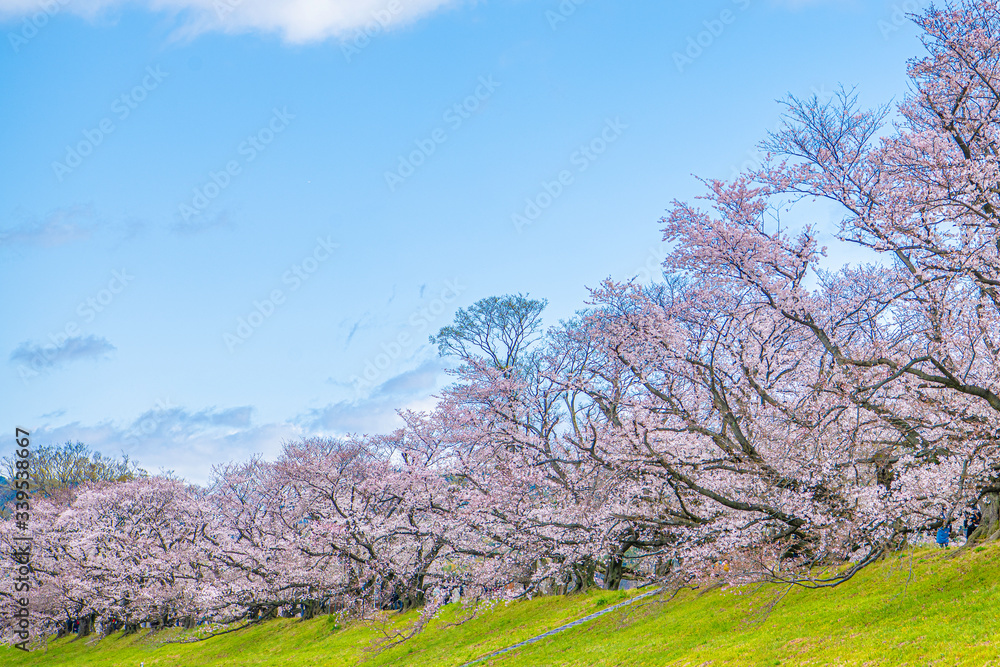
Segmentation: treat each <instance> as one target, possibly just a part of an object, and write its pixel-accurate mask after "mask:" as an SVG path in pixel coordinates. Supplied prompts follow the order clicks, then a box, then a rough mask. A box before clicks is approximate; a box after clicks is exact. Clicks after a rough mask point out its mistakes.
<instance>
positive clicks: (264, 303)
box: [222, 236, 340, 353]
mask: <svg viewBox="0 0 1000 667" xmlns="http://www.w3.org/2000/svg"><path fill="white" fill-rule="evenodd" d="M339 247H340V245H339V244H337V243H334V242H333V241H332V240H331V238H330V237H329V236H327V237H326V238H323V237H321V236H320V237H317V238H316V246H315V247H314V248H313V249H312V252H311V253H309V254H308V255H306V256H305V257H303V258H302V259H301V260H299V261H298V262H296V263H295V264H292V266H291V267H289V268H288V270H287V271H285V272H284V273H283V274H281V282H282V284H283V285H287V286H288V292H287V293H286V292H285V290H282V289H278V288H275V289H273V290H271V291H270V293H268V295H267V296H266V297H265V298H263V299H261V300H259V301H258V300H254V302H253V309H252V310H251V311H250V312H249V314H248V315H247V316H246V317H238V318H236V329H235V331H234V332H233V333H229V332H228V331H227V332H225V333H223V334H222V341H223V342H224V343H225V344H226V347H227V348H228V349H229V352H230V353H232V352H235V351H236V348H237V347H238V346H240V345H242V344H243V343H245V342H246V341H247V340H249V339H250V337H251V336H253V334H254V332H255V331H257V329H259V328H260V327H261V325H263V324H264V322H266V321H267V320H269V319H271V317H272V316H273V315H274V313H275V312H276V311H277V309H278V308H279V307H280V306H282V305H284V303H285V300H286V299H287V298H288V294H290V293H292V292H295V291H297V290H298V289H299V288H300V287H302V285H303V284H304V283H305V282H306V281H307V280H309V278H310V277H312V275H313V274H314V273H316V271H318V270H319V268H320V266H322V265H323V264H324V263H325V262H326V261H327V260H329V259H330V257H332V256H333V251H334V250H336V249H337V248H339Z"/></svg>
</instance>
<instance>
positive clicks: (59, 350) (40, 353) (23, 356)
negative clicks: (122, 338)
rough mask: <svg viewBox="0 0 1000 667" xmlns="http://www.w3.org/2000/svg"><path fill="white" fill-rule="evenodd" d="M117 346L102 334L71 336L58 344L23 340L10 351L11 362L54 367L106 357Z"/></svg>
mask: <svg viewBox="0 0 1000 667" xmlns="http://www.w3.org/2000/svg"><path fill="white" fill-rule="evenodd" d="M116 349H117V348H116V347H115V346H114V345H112V344H111V342H110V341H108V339H107V338H104V337H103V336H93V335H91V336H73V337H71V338H67V339H66V340H64V341H62V342H61V343H59V344H58V345H56V344H51V345H40V344H38V343H32V342H30V341H25V342H23V343H21V344H20V345H18V346H17V348H16V349H15V350H14V351H13V352H11V353H10V361H11V362H12V363H21V364H27V365H28V366H30V367H31V368H35V369H38V368H55V367H57V366H62V365H64V364H68V363H71V362H73V361H78V360H80V359H99V358H102V357H106V356H107V355H110V354H111V353H112V352H114V351H115V350H116Z"/></svg>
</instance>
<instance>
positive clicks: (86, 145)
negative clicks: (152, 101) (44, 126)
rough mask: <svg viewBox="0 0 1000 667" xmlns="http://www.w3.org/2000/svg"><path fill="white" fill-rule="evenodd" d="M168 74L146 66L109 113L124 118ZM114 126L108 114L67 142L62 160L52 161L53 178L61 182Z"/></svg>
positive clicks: (99, 143)
mask: <svg viewBox="0 0 1000 667" xmlns="http://www.w3.org/2000/svg"><path fill="white" fill-rule="evenodd" d="M168 76H170V74H169V73H167V72H164V71H163V70H161V69H160V66H159V65H156V66H155V67H154V66H152V65H150V66H149V67H147V68H146V73H145V76H143V77H142V80H141V81H140V82H139V83H138V84H137V85H135V86H133V87H132V89H131V90H129V91H127V92H124V93H122V94H121V95H119V96H118V97H116V98H115V99H114V101H113V102H112V103H111V113H112V114H114V116H115V117H116V118H117V119H118V121H119V122H121V121H124V120H125V119H126V118H128V117H129V116H131V115H132V112H133V111H135V110H136V109H138V108H139V105H140V104H142V103H143V102H144V101H145V100H146V98H147V97H148V96H149V94H150V93H151V92H153V91H154V90H156V89H157V88H159V87H160V84H161V83H163V80H164V79H166V78H167V77H168ZM115 129H117V126H116V125H115V121H114V118H112V117H111V116H105V117H104V118H102V119H101V120H100V121H99V122H98V123H97V126H96V127H94V128H90V129H84V130H83V139H81V140H80V141H78V142H76V144H74V145H72V146H71V145H68V144H67V146H66V155H65V157H64V158H63V161H62V162H59V161H58V160H57V161H54V162H53V163H52V172H53V173H54V174H55V175H56V179H57V180H58V181H59V182H60V183H62V181H63V179H64V178H66V176H67V175H68V174H70V173H71V172H72V171H73V170H74V169H76V168H77V167H79V166H80V165H81V164H83V160H84V158H86V157H88V156H90V155H92V154H93V152H94V151H95V150H96V149H97V147H98V146H100V145H101V144H102V143H104V140H105V139H106V138H107V137H108V135H110V134H111V133H112V132H114V131H115Z"/></svg>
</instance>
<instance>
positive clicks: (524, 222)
mask: <svg viewBox="0 0 1000 667" xmlns="http://www.w3.org/2000/svg"><path fill="white" fill-rule="evenodd" d="M626 129H628V125H626V124H625V123H623V122H622V121H621V119H620V118H615V119H614V120H611V119H610V118H609V119H607V120H605V122H604V128H603V129H602V130H601V131H600V132H599V133H598V134H597V136H595V137H594V138H593V139H591V140H590V141H588V142H587V143H585V144H582V145H580V147H579V148H577V149H576V150H575V151H573V153H572V154H570V156H569V163H570V165H572V166H573V167H575V168H576V172H577V173H583V172H585V171H587V169H589V168H590V165H592V164H593V163H594V162H596V161H597V159H598V158H600V157H601V156H602V155H604V153H605V152H606V151H607V150H608V147H609V146H611V144H613V143H615V142H616V141H618V139H620V138H621V136H622V134H623V133H624V132H625V130H626ZM575 178H576V177H575V176H574V174H573V170H571V169H563V170H561V171H560V172H559V173H558V174H556V176H555V177H554V178H553V179H552V180H551V181H545V180H543V181H542V183H541V189H540V190H539V191H538V193H537V194H535V195H534V196H533V197H527V198H525V200H524V208H523V209H522V210H521V211H520V212H515V213H512V214H511V216H510V221H511V223H512V224H513V225H514V229H516V230H517V233H518V234H520V233H521V230H522V229H524V228H525V227H527V226H528V225H530V224H533V223H534V222H535V221H536V220H538V218H539V217H541V215H542V213H543V212H544V211H545V210H546V209H547V208H549V207H550V206H552V204H553V203H554V202H555V201H556V200H557V199H559V197H561V196H562V195H563V193H564V192H565V191H566V188H568V187H569V186H570V185H572V184H573V182H574V181H575Z"/></svg>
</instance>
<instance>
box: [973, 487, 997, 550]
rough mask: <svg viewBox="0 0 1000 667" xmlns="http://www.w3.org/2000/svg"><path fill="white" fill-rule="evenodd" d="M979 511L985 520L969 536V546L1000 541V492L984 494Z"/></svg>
mask: <svg viewBox="0 0 1000 667" xmlns="http://www.w3.org/2000/svg"><path fill="white" fill-rule="evenodd" d="M979 511H980V512H982V513H983V519H982V521H981V522H980V524H979V527H978V528H976V530H975V531H973V533H972V535H970V536H969V540H968V542H967V543H966V544H968V545H969V546H971V545H973V544H980V543H982V542H986V541H987V540H996V539H1000V492H997V491H987V492H986V493H984V494H983V496H982V498H980V500H979Z"/></svg>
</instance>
